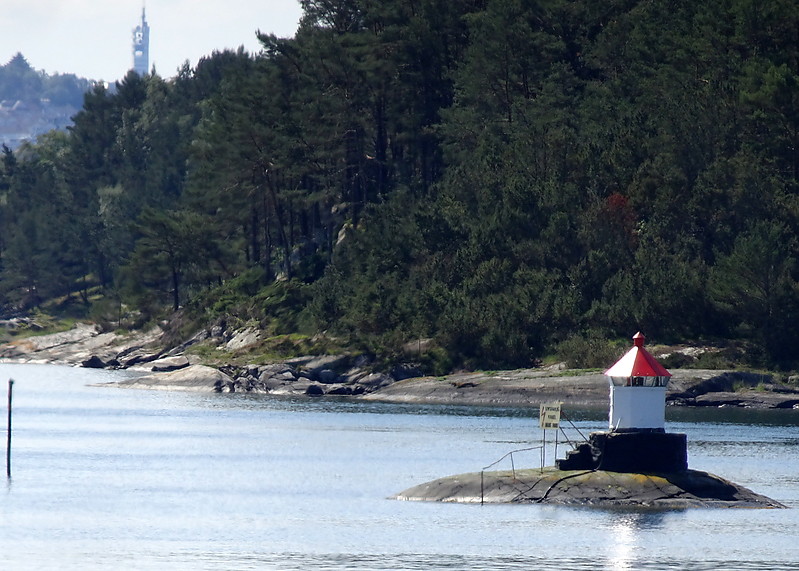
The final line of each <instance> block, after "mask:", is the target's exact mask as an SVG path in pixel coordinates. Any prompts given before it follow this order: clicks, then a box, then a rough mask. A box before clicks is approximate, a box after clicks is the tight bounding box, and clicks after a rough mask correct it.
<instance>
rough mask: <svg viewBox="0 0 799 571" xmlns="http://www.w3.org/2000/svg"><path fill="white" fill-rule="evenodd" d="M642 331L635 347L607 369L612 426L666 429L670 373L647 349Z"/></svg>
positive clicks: (616, 428)
mask: <svg viewBox="0 0 799 571" xmlns="http://www.w3.org/2000/svg"><path fill="white" fill-rule="evenodd" d="M644 341H645V338H644V336H643V335H642V334H641V332H640V331H639V332H638V333H636V334H635V335H634V336H633V347H632V348H631V349H630V350H629V351H627V353H625V354H624V356H623V357H622V358H621V359H619V360H618V361H617V362H616V364H615V365H613V366H612V367H611V368H609V369H608V370H607V371H605V376H606V377H607V378H608V380H609V381H610V415H609V416H610V424H609V427H608V428H610V430H612V431H614V432H622V431H653V432H664V431H665V424H666V414H665V410H666V385H667V384H668V383H669V378H670V377H671V373H669V372H668V371H667V370H666V369H665V368H663V365H661V364H660V363H658V362H657V361H656V360H655V358H654V357H653V356H652V355H650V354H649V352H648V351H647V350H646V349H644Z"/></svg>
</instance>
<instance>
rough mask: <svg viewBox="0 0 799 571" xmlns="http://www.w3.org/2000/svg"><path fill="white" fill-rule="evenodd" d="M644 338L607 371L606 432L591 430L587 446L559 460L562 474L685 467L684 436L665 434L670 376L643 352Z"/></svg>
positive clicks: (647, 471) (635, 339) (645, 471)
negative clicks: (607, 406)
mask: <svg viewBox="0 0 799 571" xmlns="http://www.w3.org/2000/svg"><path fill="white" fill-rule="evenodd" d="M645 340H646V339H645V337H644V336H643V335H642V334H641V333H640V332H639V333H636V334H635V335H634V336H633V346H632V348H631V349H630V350H629V351H627V352H626V353H625V354H624V355H623V356H622V358H621V359H619V360H618V361H617V362H616V363H615V364H614V365H613V366H611V367H610V368H609V369H608V370H607V371H605V376H606V377H607V379H608V382H609V385H610V411H609V415H608V431H607V432H593V433H591V434H590V435H589V440H588V442H585V443H583V444H581V445H579V446H578V447H577V448H575V449H574V450H572V451H570V452H569V453H568V454H567V456H566V458H565V459H562V460H557V461H556V463H557V466H558V468H560V469H561V470H608V471H611V472H637V473H642V474H650V473H662V472H680V471H683V470H687V469H688V452H687V438H686V436H685V434H677V433H670V432H666V429H665V424H666V423H665V418H666V387H667V385H668V383H669V378H670V377H671V373H669V372H668V371H667V370H666V369H665V368H664V367H663V366H662V365H661V364H660V363H658V362H657V360H656V359H655V358H654V357H653V356H652V355H651V354H650V353H649V352H648V351H647V350H646V349H644V342H645Z"/></svg>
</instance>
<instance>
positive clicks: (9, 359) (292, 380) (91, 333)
mask: <svg viewBox="0 0 799 571" xmlns="http://www.w3.org/2000/svg"><path fill="white" fill-rule="evenodd" d="M246 336H247V334H246V331H243V332H241V333H240V335H238V336H237V338H238V341H237V343H238V345H241V346H246V343H247V341H246ZM161 337H162V333H161V331H160V329H158V328H153V329H151V330H149V331H142V332H136V333H127V334H120V333H117V332H101V331H100V330H99V329H98V328H97V327H96V326H95V325H93V324H87V323H78V324H77V325H75V326H74V327H72V328H71V329H68V330H67V331H62V332H58V333H51V334H45V335H37V336H30V337H24V338H19V339H13V340H11V341H9V342H7V343H4V344H3V345H0V362H6V363H53V364H64V365H73V366H84V367H88V368H117V369H128V370H131V371H137V372H139V373H141V374H140V375H138V376H134V377H133V378H131V379H127V380H125V381H120V382H118V383H115V384H116V386H119V387H122V388H145V389H157V390H188V391H200V392H249V393H267V394H273V395H288V396H302V395H305V396H308V397H322V396H337V397H349V398H353V399H361V400H367V401H383V402H396V403H414V404H450V405H475V406H521V407H525V406H530V407H535V406H538V405H539V404H540V403H543V402H551V401H561V402H563V403H564V404H565V405H567V406H572V407H580V408H594V407H596V408H604V407H607V405H608V386H607V380H606V379H605V377H604V376H603V375H602V371H601V370H581V369H566V368H565V366H564V365H563V364H555V365H552V366H549V367H539V368H531V369H514V370H501V371H473V372H454V373H451V374H447V375H440V376H425V375H424V374H423V373H422V371H421V370H419V369H418V368H417V367H416V366H415V365H414V363H411V362H409V363H405V364H398V365H394V366H393V367H392V368H391V369H390V370H386V371H380V370H376V368H375V366H374V364H373V363H372V362H371V361H370V360H369V359H368V358H367V357H365V356H363V355H360V356H357V355H324V356H307V357H298V358H294V359H287V360H285V361H282V362H271V363H258V364H231V363H232V362H233V361H234V359H230V361H225V359H224V352H222V353H223V355H221V356H220V358H219V359H217V360H216V361H217V363H221V364H217V363H214V366H210V365H209V364H208V363H209V361H208V360H207V359H201V358H200V357H199V356H198V355H196V354H192V353H191V352H190V351H187V349H188V348H189V347H190V346H191V345H192V343H184V344H183V345H181V346H178V347H176V348H173V349H171V350H166V349H164V347H163V345H162V340H161ZM202 337H203V336H202V335H201V336H199V337H197V336H195V341H196V340H197V339H198V338H202ZM206 337H207V335H206ZM228 345H229V344H228ZM238 345H237V347H238ZM239 348H240V347H239ZM238 361H241V359H240V358H239V359H238ZM671 373H672V375H673V376H672V379H671V382H670V383H669V389H668V393H667V403H668V404H669V405H672V406H710V407H742V408H752V409H799V388H797V386H796V380H795V379H793V378H792V377H789V378H785V379H782V378H777V376H776V375H774V374H770V373H756V372H749V371H738V370H730V369H722V370H714V369H688V368H674V369H671Z"/></svg>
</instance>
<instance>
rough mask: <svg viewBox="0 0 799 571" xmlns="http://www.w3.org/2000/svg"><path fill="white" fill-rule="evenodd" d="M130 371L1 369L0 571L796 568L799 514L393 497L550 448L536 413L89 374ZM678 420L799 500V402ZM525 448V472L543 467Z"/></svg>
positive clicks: (588, 423) (725, 470) (699, 457)
mask: <svg viewBox="0 0 799 571" xmlns="http://www.w3.org/2000/svg"><path fill="white" fill-rule="evenodd" d="M123 375H124V373H113V372H107V371H93V370H84V369H73V368H65V367H54V366H44V365H42V366H38V365H0V380H2V385H0V386H2V394H3V395H5V387H6V384H5V381H6V379H7V378H9V377H13V378H14V379H15V380H16V384H15V385H14V431H13V458H12V462H13V464H12V470H13V478H12V479H11V480H10V481H9V482H8V483H6V484H5V489H4V490H3V492H2V499H0V568H2V569H92V568H95V569H97V568H112V567H113V568H128V569H163V568H169V569H281V570H294V569H297V570H300V569H302V570H306V569H310V568H313V569H319V570H328V569H330V570H333V569H335V570H341V569H353V570H355V569H357V570H372V569H374V570H380V569H411V570H412V569H492V570H494V569H497V570H504V569H533V568H542V569H555V568H557V569H577V570H580V569H614V570H616V569H622V570H625V569H630V570H632V569H691V570H704V569H731V570H732V569H735V570H773V569H797V568H799V509H790V510H691V511H668V512H653V511H607V510H593V509H584V508H564V507H554V506H536V505H499V506H497V505H494V506H488V505H487V506H483V507H481V506H479V505H456V504H434V503H416V502H398V501H394V500H389V499H387V497H388V496H389V495H391V494H393V493H396V492H399V491H401V490H403V489H405V488H407V487H410V486H412V485H414V484H417V483H420V482H424V481H427V480H430V479H433V478H437V477H440V476H444V475H449V474H454V473H459V472H471V471H479V470H480V468H481V467H483V466H485V465H487V464H490V463H491V462H493V461H494V460H496V459H498V458H499V457H501V456H502V455H503V454H505V453H506V452H508V451H510V450H513V449H517V448H524V447H525V446H530V445H534V444H536V443H538V441H539V439H540V433H539V431H538V429H537V420H535V419H533V418H531V414H530V411H524V410H512V409H482V408H477V409H475V408H458V407H420V406H405V405H402V406H400V405H378V404H358V403H350V402H346V401H329V400H312V401H308V400H285V399H281V400H277V399H274V398H269V397H265V396H261V397H248V396H246V395H199V394H186V393H178V392H160V391H138V390H121V389H115V388H107V387H89V386H87V385H88V384H89V383H102V382H106V381H111V380H114V379H116V378H119V377H120V376H123ZM4 401H5V397H4V398H3V402H4ZM2 410H3V417H5V406H3V407H2ZM567 412H568V411H567ZM571 415H572V416H573V417H575V418H576V419H578V420H576V422H575V424H576V425H577V426H578V427H579V428H580V429H581V430H582V431H584V432H585V433H586V434H587V433H588V432H590V431H591V430H597V429H603V428H604V425H605V421H604V419H603V418H602V414H601V413H596V412H594V413H590V412H589V413H579V412H578V411H571ZM668 420H669V423H668V429H669V430H672V431H682V432H686V433H687V434H688V440H689V456H690V459H689V462H690V465H691V467H692V468H696V469H701V470H707V471H710V472H713V473H716V474H719V475H721V476H724V477H726V478H728V479H730V480H733V481H735V482H737V483H739V484H743V485H745V486H747V487H750V488H752V489H754V490H755V491H758V492H760V493H763V494H766V495H768V496H770V497H772V498H774V499H776V500H779V501H781V502H783V503H784V504H787V505H789V506H791V507H793V508H799V455H798V454H797V451H799V411H781V412H777V411H774V412H769V413H741V411H700V412H697V411H686V410H671V409H670V410H669V411H668ZM4 424H5V423H4V422H3V426H4ZM3 436H5V432H4V431H3ZM3 443H4V439H3ZM551 453H552V451H551V450H550V456H551ZM562 453H563V447H562V445H561V455H562ZM526 454H527V455H528V456H527V457H525V456H524V453H523V454H521V455H517V459H516V465H517V467H518V466H519V465H520V464H522V465H524V466H530V467H532V466H536V465H537V462H538V461H539V456H538V455H537V453H531V452H528V453H526ZM550 463H551V458H550ZM505 467H509V466H505Z"/></svg>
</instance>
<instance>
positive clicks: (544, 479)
mask: <svg viewBox="0 0 799 571" xmlns="http://www.w3.org/2000/svg"><path fill="white" fill-rule="evenodd" d="M394 499H398V500H412V501H435V502H461V503H538V504H560V505H576V506H595V507H605V508H612V507H647V508H662V509H678V508H700V507H701V508H784V507H785V506H784V505H782V504H780V503H779V502H777V501H775V500H772V499H770V498H767V497H766V496H762V495H760V494H757V493H755V492H753V491H751V490H749V489H747V488H744V487H743V486H739V485H737V484H734V483H732V482H730V481H728V480H725V479H723V478H720V477H719V476H715V475H713V474H709V473H707V472H700V471H697V470H684V471H679V472H674V473H665V474H633V473H620V472H609V471H604V470H587V471H562V470H557V469H555V468H544V469H543V470H538V469H532V470H515V471H497V472H474V473H469V474H460V475H457V476H449V477H446V478H440V479H437V480H433V481H431V482H427V483H424V484H420V485H418V486H414V487H412V488H408V489H407V490H405V491H403V492H400V493H399V494H397V495H396V496H394Z"/></svg>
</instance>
